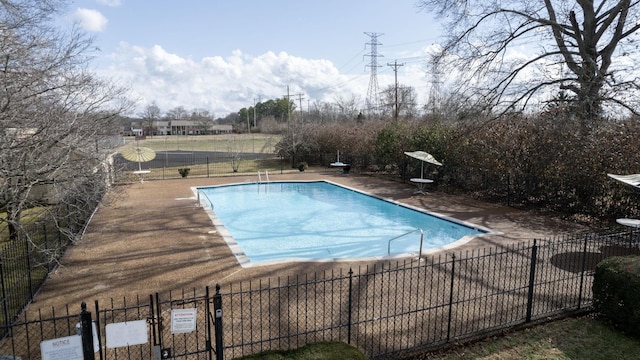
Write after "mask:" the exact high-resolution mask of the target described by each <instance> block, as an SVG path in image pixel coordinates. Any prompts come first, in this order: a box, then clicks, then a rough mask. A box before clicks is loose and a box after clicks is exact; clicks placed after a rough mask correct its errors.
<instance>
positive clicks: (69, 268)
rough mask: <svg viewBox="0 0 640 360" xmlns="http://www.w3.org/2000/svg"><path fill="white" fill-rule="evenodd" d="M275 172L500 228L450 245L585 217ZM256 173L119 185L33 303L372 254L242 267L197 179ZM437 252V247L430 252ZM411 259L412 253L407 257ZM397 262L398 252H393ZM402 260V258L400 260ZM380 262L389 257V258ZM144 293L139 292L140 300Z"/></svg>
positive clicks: (338, 267) (309, 270)
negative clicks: (199, 194) (201, 200)
mask: <svg viewBox="0 0 640 360" xmlns="http://www.w3.org/2000/svg"><path fill="white" fill-rule="evenodd" d="M269 176H270V180H271V181H276V180H323V179H326V180H330V181H332V182H336V183H339V184H343V185H345V186H348V187H353V188H356V189H359V190H362V191H365V192H368V193H371V194H374V195H377V196H379V197H382V198H388V199H392V200H395V201H399V202H402V203H406V204H408V205H412V206H417V207H420V208H423V209H426V210H428V211H430V212H435V213H438V214H441V215H445V216H450V217H454V218H457V219H460V220H463V221H466V222H470V223H473V224H477V225H480V226H482V227H486V228H489V229H493V230H494V231H499V232H500V233H501V234H500V235H491V236H483V237H478V238H475V239H473V240H471V241H469V242H467V243H465V244H464V245H461V246H460V247H457V248H455V249H453V250H445V251H444V252H447V253H450V252H454V251H467V250H477V249H483V248H488V247H505V246H508V245H512V244H514V243H519V242H522V241H529V240H532V239H534V238H538V239H541V238H549V237H552V236H555V235H562V234H573V233H579V232H583V231H586V230H587V229H586V228H583V227H581V226H578V225H575V224H572V223H567V222H563V221H559V220H556V219H552V218H548V217H543V216H538V215H535V214H532V213H530V212H526V211H521V210H517V209H513V208H509V207H505V206H500V205H496V204H488V203H483V202H479V201H475V200H473V199H469V198H467V197H460V196H454V195H449V194H443V193H438V192H431V193H429V194H426V195H416V194H414V191H415V186H414V185H413V184H408V183H401V182H396V181H388V180H382V179H378V178H374V177H370V176H361V175H357V174H337V173H336V172H335V171H331V170H328V171H321V172H295V173H293V172H292V173H288V174H282V175H279V174H269ZM256 180H257V175H236V176H229V177H215V178H186V179H176V180H162V181H153V180H151V181H145V182H144V183H139V182H136V183H132V184H126V185H119V186H115V187H114V188H113V189H112V190H111V191H110V192H109V193H108V194H107V196H106V197H105V201H104V204H102V205H101V206H100V207H99V208H98V210H97V211H96V213H95V214H94V216H93V218H92V219H91V221H90V223H89V226H88V228H87V230H86V232H85V234H84V236H83V237H82V239H80V240H79V241H78V242H77V243H76V244H75V245H74V246H72V247H70V248H69V250H68V251H67V253H66V254H65V256H64V257H63V258H62V260H61V265H60V266H59V267H58V269H57V270H56V271H54V272H53V273H52V274H51V276H50V279H48V280H47V281H46V283H45V284H44V286H43V287H42V289H41V290H40V292H39V293H38V294H37V295H36V298H35V301H34V303H33V304H32V305H31V306H30V308H29V311H32V310H35V309H42V310H43V311H45V310H47V309H51V308H56V309H57V308H61V307H63V306H65V305H69V307H70V308H71V309H74V308H75V306H77V307H78V308H79V306H80V303H81V302H82V301H86V302H87V303H91V302H92V301H94V300H98V301H99V302H105V301H110V299H113V300H114V301H116V302H120V301H122V299H123V298H124V297H126V298H127V300H128V301H129V300H130V301H132V302H133V301H134V299H135V298H136V297H140V298H141V299H145V298H147V299H148V296H149V294H155V293H156V292H158V293H161V294H166V293H168V292H169V291H172V292H178V293H179V292H181V291H182V290H185V291H193V290H194V289H195V290H196V291H201V290H204V288H205V287H206V286H210V287H212V288H213V287H214V286H215V284H216V283H220V284H223V285H225V284H229V283H237V282H240V281H248V280H258V279H268V278H272V279H273V278H276V277H284V278H286V277H287V276H296V275H304V274H309V275H310V276H312V274H313V273H314V272H323V271H327V272H332V271H333V272H336V273H338V272H340V271H343V272H345V273H346V272H348V271H349V268H350V267H354V268H355V267H358V266H367V265H371V264H372V263H374V262H373V261H360V262H358V261H339V262H314V263H309V262H293V263H284V264H275V265H267V266H255V267H251V268H242V267H241V266H240V265H239V264H238V262H237V260H236V258H235V256H234V255H233V254H232V253H231V251H230V250H229V247H228V246H227V244H226V243H225V241H224V240H223V239H222V237H221V236H220V235H219V234H218V233H217V231H216V228H215V227H214V225H213V224H212V222H211V219H210V218H209V216H208V215H207V213H206V212H205V210H204V208H203V207H201V206H200V205H199V204H198V203H197V201H196V198H195V196H194V193H193V191H192V188H193V187H198V186H208V185H220V184H229V183H242V182H255V181H256ZM434 255H435V256H437V255H438V254H437V253H436V254H434ZM413 260H414V259H408V261H413ZM391 261H392V262H394V263H395V261H396V260H391ZM401 261H402V260H401ZM379 262H382V263H388V262H389V261H388V260H381V261H379ZM143 301H144V300H143Z"/></svg>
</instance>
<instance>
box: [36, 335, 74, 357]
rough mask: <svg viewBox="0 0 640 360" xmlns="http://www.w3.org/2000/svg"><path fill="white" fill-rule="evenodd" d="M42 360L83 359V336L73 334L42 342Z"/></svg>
mask: <svg viewBox="0 0 640 360" xmlns="http://www.w3.org/2000/svg"><path fill="white" fill-rule="evenodd" d="M40 352H41V353H42V360H82V359H84V356H83V354H82V337H80V335H72V336H67V337H63V338H57V339H52V340H45V341H43V342H41V343H40Z"/></svg>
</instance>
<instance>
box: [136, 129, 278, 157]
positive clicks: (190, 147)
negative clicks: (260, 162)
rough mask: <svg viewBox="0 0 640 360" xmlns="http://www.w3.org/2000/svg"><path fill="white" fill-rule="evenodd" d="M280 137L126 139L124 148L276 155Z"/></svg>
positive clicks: (243, 135) (184, 136) (221, 136)
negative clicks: (137, 147)
mask: <svg viewBox="0 0 640 360" xmlns="http://www.w3.org/2000/svg"><path fill="white" fill-rule="evenodd" d="M280 138H281V137H280V135H271V134H221V135H168V136H153V137H147V138H146V139H144V140H136V139H135V138H134V137H125V138H124V145H123V147H129V146H135V145H136V144H137V145H138V146H142V147H148V148H151V149H153V150H155V151H221V152H251V153H264V154H267V153H269V154H270V153H275V145H276V144H277V143H278V141H280Z"/></svg>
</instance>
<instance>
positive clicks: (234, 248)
mask: <svg viewBox="0 0 640 360" xmlns="http://www.w3.org/2000/svg"><path fill="white" fill-rule="evenodd" d="M296 182H297V183H312V182H325V183H328V184H332V185H335V186H340V187H342V188H345V189H347V190H350V191H355V192H358V193H361V194H364V195H367V196H371V197H374V198H376V199H379V200H383V201H387V202H390V203H393V204H395V205H398V206H403V207H406V208H409V209H411V210H414V211H418V212H422V213H425V214H427V215H430V216H435V217H438V218H440V219H443V220H446V221H450V222H452V223H455V224H458V225H462V226H465V227H468V228H472V229H474V230H476V231H482V232H483V233H481V234H477V235H465V236H463V237H462V238H460V239H458V240H456V241H454V242H452V243H449V244H446V245H442V246H437V247H430V248H428V249H426V250H425V249H423V250H422V256H425V255H432V254H434V253H438V252H440V251H445V250H451V249H454V248H456V247H459V246H461V245H464V244H466V243H468V242H470V241H471V240H473V239H475V238H478V237H486V236H492V235H502V234H503V233H502V232H499V231H494V230H492V229H490V228H487V227H484V226H481V225H476V224H473V223H471V222H468V221H464V220H460V219H456V218H454V217H451V216H447V215H444V214H440V213H437V212H434V211H429V210H427V209H423V208H420V207H417V206H413V205H410V204H406V203H403V202H400V201H397V200H394V199H390V198H385V197H382V196H378V195H375V194H371V193H369V192H367V191H363V190H359V189H356V188H353V187H350V186H348V185H344V184H339V183H337V182H334V181H331V180H326V179H322V180H317V179H316V180H274V181H264V182H261V181H245V182H235V183H229V184H219V185H203V186H192V187H191V191H192V192H193V193H194V195H195V197H196V201H197V202H198V205H200V206H201V207H202V208H203V209H204V210H205V212H206V214H207V215H208V216H209V218H210V219H211V221H212V223H213V225H214V226H215V228H216V231H217V233H218V234H219V235H220V236H222V238H223V240H224V241H225V243H226V244H227V246H228V247H229V250H230V251H231V253H232V254H233V256H235V257H236V260H237V261H238V263H239V264H240V266H241V267H242V268H253V267H261V266H269V265H277V264H283V263H289V262H297V263H300V262H308V263H326V262H353V261H380V260H394V259H402V258H409V257H415V258H418V259H419V258H420V256H419V255H420V254H419V253H417V252H409V253H401V254H394V255H383V256H369V257H363V258H347V259H345V258H321V259H309V258H286V259H276V260H267V261H260V262H251V260H249V257H248V256H247V255H246V254H245V253H244V251H243V250H242V248H241V247H240V245H238V243H237V242H236V240H235V239H234V238H233V236H232V235H231V232H230V231H229V230H228V229H227V228H226V227H225V225H224V224H223V223H222V221H221V220H220V219H219V218H218V217H217V216H216V214H215V212H214V211H213V208H212V207H211V206H210V205H209V204H208V203H207V201H206V200H204V199H201V198H200V192H199V191H198V190H199V189H201V188H211V187H220V186H233V185H248V184H267V183H296Z"/></svg>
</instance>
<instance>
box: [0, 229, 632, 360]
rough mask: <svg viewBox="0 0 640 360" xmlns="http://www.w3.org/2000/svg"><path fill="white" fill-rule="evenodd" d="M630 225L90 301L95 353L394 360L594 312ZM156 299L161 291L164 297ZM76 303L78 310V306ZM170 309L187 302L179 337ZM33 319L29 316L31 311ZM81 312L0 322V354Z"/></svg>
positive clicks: (34, 355)
mask: <svg viewBox="0 0 640 360" xmlns="http://www.w3.org/2000/svg"><path fill="white" fill-rule="evenodd" d="M639 236H640V231H637V230H635V231H632V232H627V233H614V234H606V235H597V234H590V235H580V236H576V237H572V238H564V239H553V240H545V241H533V242H532V243H526V244H520V245H515V246H508V247H495V248H488V249H484V250H481V251H470V252H460V253H455V254H454V253H451V254H443V255H439V256H432V257H427V258H424V259H422V260H417V259H407V260H404V261H398V262H395V263H388V264H384V265H373V266H362V267H358V268H355V269H349V270H344V271H338V272H322V273H314V274H309V275H299V276H294V277H286V278H276V279H271V280H258V281H250V282H241V283H238V284H228V285H224V286H222V288H220V289H219V291H217V292H216V294H215V295H213V296H211V295H210V294H209V289H208V288H207V289H205V290H204V293H200V294H198V293H197V292H196V291H195V290H194V291H192V292H189V293H184V292H183V293H181V294H175V293H174V294H169V296H168V298H166V299H165V298H161V297H160V296H159V295H158V294H155V296H154V295H150V296H149V298H148V299H142V298H136V299H135V301H133V302H132V301H131V299H123V300H122V303H121V304H115V303H114V302H113V301H111V303H110V304H108V305H107V306H106V307H105V306H102V307H101V306H99V304H98V303H97V302H96V303H95V312H94V314H95V317H94V318H93V320H94V322H95V324H96V325H97V326H96V330H95V331H94V333H95V336H94V338H95V339H96V343H97V344H98V346H97V349H98V350H97V351H96V352H95V357H96V358H100V359H157V358H187V359H213V358H217V359H223V358H224V359H231V358H236V357H240V356H244V355H248V354H253V353H256V352H260V351H264V350H270V349H288V348H295V347H299V346H302V345H304V344H307V343H313V342H317V341H343V342H346V343H350V344H352V345H354V346H356V347H358V348H359V349H361V350H362V351H363V352H364V353H365V354H366V355H367V356H368V357H370V358H404V357H408V356H413V355H416V354H420V353H422V352H424V351H427V350H433V349H437V348H439V347H442V346H445V345H446V344H448V343H452V342H460V341H465V340H471V339H475V338H481V337H483V336H486V335H488V334H490V333H492V332H494V331H498V330H502V329H505V328H511V327H515V326H520V325H524V324H527V323H532V322H536V321H540V320H544V319H547V318H549V317H554V316H562V315H563V314H567V313H576V312H581V311H590V310H591V308H592V302H593V299H592V291H591V286H592V282H593V276H592V275H593V270H594V269H595V266H596V264H597V263H598V262H600V261H601V260H602V259H604V258H605V257H609V256H616V255H629V254H635V255H637V254H640V250H639V249H638V237H639ZM165 297H166V296H165ZM76 306H77V305H76ZM175 309H191V310H193V309H195V310H193V311H194V314H197V315H194V317H193V320H194V323H193V325H194V326H195V327H194V328H193V329H192V330H190V331H188V332H174V331H172V330H171V331H170V329H171V328H172V326H173V322H174V321H176V318H175V317H174V315H173V313H172V311H173V310H175ZM34 314H35V315H34ZM79 319H80V318H79V314H78V313H75V314H73V312H72V313H70V312H69V310H68V307H67V312H66V313H65V314H64V315H63V316H57V317H56V316H55V314H54V313H53V309H52V313H51V316H49V317H44V316H43V315H42V311H37V312H29V313H24V314H22V315H21V317H20V319H18V321H16V322H14V323H13V324H11V325H5V326H3V327H2V331H3V333H4V334H7V336H5V338H4V340H3V342H2V344H1V345H0V354H15V355H17V356H20V357H22V358H24V359H40V352H39V348H38V346H39V344H40V343H41V342H42V341H43V340H46V339H53V338H57V337H63V336H69V335H73V334H76V332H77V331H78V330H77V326H76V324H77V323H78V322H79V321H80V320H79ZM140 320H143V321H144V322H146V323H145V324H146V325H145V326H144V328H145V329H146V330H147V333H146V334H145V335H144V336H146V339H147V340H146V341H145V342H144V343H143V344H137V345H130V346H121V347H109V346H108V344H109V338H108V336H107V335H108V334H107V333H108V331H107V327H108V326H109V324H116V323H122V322H133V321H140Z"/></svg>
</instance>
